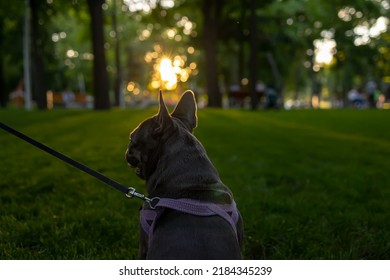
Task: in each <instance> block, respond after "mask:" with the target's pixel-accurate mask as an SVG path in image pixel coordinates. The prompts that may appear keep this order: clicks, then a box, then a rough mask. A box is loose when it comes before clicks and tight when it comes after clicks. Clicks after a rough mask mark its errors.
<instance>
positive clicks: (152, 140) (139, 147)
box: [125, 91, 197, 180]
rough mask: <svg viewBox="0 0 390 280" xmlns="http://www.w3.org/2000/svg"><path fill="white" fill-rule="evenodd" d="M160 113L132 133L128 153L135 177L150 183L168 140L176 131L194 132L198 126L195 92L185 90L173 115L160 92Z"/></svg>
mask: <svg viewBox="0 0 390 280" xmlns="http://www.w3.org/2000/svg"><path fill="white" fill-rule="evenodd" d="M159 101H160V102H159V110H158V114H157V115H155V116H153V117H151V118H149V119H147V120H145V121H143V122H142V123H141V124H140V125H139V126H138V127H137V128H135V129H134V130H133V131H132V132H131V134H130V143H129V146H128V148H127V150H126V153H125V155H126V160H127V162H128V165H129V166H130V167H132V168H135V170H136V171H135V172H136V174H137V175H138V176H139V177H140V178H142V179H144V180H147V179H148V178H149V177H150V175H151V174H152V173H153V172H154V170H155V168H156V165H157V163H158V159H159V157H160V154H161V150H162V148H163V144H164V143H165V141H166V140H167V139H168V138H169V137H171V136H172V135H173V134H174V133H177V130H185V131H186V132H187V133H192V130H193V129H194V128H195V127H196V126H197V115H196V111H197V109H196V102H195V97H194V93H193V92H192V91H186V92H185V93H184V94H183V95H182V96H181V98H180V100H179V102H178V104H177V105H176V107H175V109H174V111H173V113H172V114H169V112H168V109H167V106H166V105H165V102H164V99H163V96H162V92H161V91H160V100H159Z"/></svg>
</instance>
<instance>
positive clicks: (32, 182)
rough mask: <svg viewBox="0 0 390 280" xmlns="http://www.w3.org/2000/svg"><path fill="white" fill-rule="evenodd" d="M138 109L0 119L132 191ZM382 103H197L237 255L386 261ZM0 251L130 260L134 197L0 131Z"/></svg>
mask: <svg viewBox="0 0 390 280" xmlns="http://www.w3.org/2000/svg"><path fill="white" fill-rule="evenodd" d="M155 110H156V109H155V108H154V109H148V110H111V111H106V112H94V111H83V110H80V111H79V110H74V111H73V110H58V111H48V112H24V111H17V110H0V121H3V122H5V123H6V124H8V125H11V126H13V127H14V128H15V129H18V130H20V131H22V132H24V133H26V134H28V135H29V136H31V137H32V138H34V139H36V140H38V141H41V142H43V143H44V144H46V145H48V146H50V147H52V148H54V149H57V150H59V151H60V152H62V153H65V154H66V155H68V156H70V157H72V158H74V159H76V160H78V161H80V162H82V163H84V164H86V165H88V166H90V167H91V168H94V169H96V170H98V171H99V172H101V173H103V174H105V175H106V176H108V177H110V178H112V179H114V180H116V181H118V182H121V183H123V184H126V185H131V186H134V187H136V188H137V190H139V191H143V184H144V183H143V182H142V181H141V180H140V179H139V178H137V177H136V176H135V174H134V171H133V170H129V169H128V167H127V165H126V163H125V160H124V151H125V149H126V146H127V142H128V135H129V132H130V130H131V129H133V128H134V127H135V126H136V125H137V124H138V123H139V122H140V121H141V120H143V119H144V118H146V117H148V116H150V115H152V114H154V113H155ZM389 120H390V111H379V110H361V111H358V110H324V111H321V110H297V111H269V112H264V111H259V112H249V111H240V110H215V109H205V110H200V111H199V127H198V128H197V129H196V130H195V135H196V136H197V137H198V138H199V139H200V140H201V142H202V143H203V145H204V146H205V148H206V150H207V152H208V154H209V157H210V158H211V160H212V162H213V163H214V164H215V166H216V167H217V169H218V171H219V173H220V176H221V178H222V180H223V181H224V183H225V184H226V185H228V186H229V187H230V188H231V189H232V190H233V192H234V195H235V198H236V200H237V204H238V206H239V208H240V211H241V213H242V216H243V219H244V228H245V248H244V252H243V255H244V257H245V258H246V259H390V203H389V201H390V169H389V168H390V130H389V129H388V127H389ZM0 159H1V164H0V259H134V258H136V256H137V250H138V241H137V239H138V209H139V207H140V205H141V202H140V201H138V200H129V199H127V198H125V197H124V196H123V195H122V194H121V193H119V192H117V191H115V190H114V189H112V188H110V187H108V186H106V185H105V184H103V183H101V182H100V181H98V180H96V179H94V178H92V177H90V176H88V175H86V174H85V173H83V172H81V171H79V170H77V169H75V168H73V167H71V166H69V165H66V164H65V163H63V162H61V161H59V160H57V159H55V158H53V157H52V156H50V155H48V154H45V153H44V152H42V151H40V150H38V149H36V148H35V147H32V146H31V145H29V144H27V143H25V142H23V141H21V140H19V139H17V138H15V137H14V136H12V135H9V134H7V133H6V132H4V131H0Z"/></svg>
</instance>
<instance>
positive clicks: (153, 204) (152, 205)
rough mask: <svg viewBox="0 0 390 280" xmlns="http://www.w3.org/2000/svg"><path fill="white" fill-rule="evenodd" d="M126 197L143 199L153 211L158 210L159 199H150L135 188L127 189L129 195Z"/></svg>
mask: <svg viewBox="0 0 390 280" xmlns="http://www.w3.org/2000/svg"><path fill="white" fill-rule="evenodd" d="M125 195H126V197H127V198H134V197H136V198H139V199H142V200H143V201H145V202H147V203H148V204H149V207H150V208H151V209H153V210H154V209H156V205H157V203H158V202H159V201H160V198H159V197H152V198H149V197H147V196H145V195H143V194H141V193H139V192H137V191H136V189H135V188H133V187H129V188H128V189H127V193H126V194H125Z"/></svg>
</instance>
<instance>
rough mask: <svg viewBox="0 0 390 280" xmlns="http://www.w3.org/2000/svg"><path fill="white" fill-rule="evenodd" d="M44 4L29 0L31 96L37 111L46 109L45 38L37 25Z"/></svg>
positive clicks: (39, 25) (40, 18) (36, 0)
mask: <svg viewBox="0 0 390 280" xmlns="http://www.w3.org/2000/svg"><path fill="white" fill-rule="evenodd" d="M45 4H46V3H45V2H42V1H40V0H30V8H31V47H32V61H31V62H32V67H31V68H32V69H31V70H32V77H33V79H32V81H33V82H32V85H33V96H34V97H35V100H36V102H37V106H38V109H39V110H45V109H47V99H46V91H47V87H46V84H45V81H46V78H45V61H44V53H43V51H44V44H45V41H46V40H45V38H44V36H43V34H44V32H45V30H43V29H42V25H41V24H39V21H40V20H44V19H43V17H40V14H41V13H42V11H43V13H44V12H45V8H46V7H45Z"/></svg>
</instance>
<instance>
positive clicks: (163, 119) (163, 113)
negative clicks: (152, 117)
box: [154, 90, 172, 133]
mask: <svg viewBox="0 0 390 280" xmlns="http://www.w3.org/2000/svg"><path fill="white" fill-rule="evenodd" d="M159 100H160V102H159V104H160V105H159V108H158V114H157V115H156V117H157V123H158V127H157V128H156V129H155V131H154V132H156V133H161V132H162V131H163V130H164V129H165V128H166V127H167V126H169V124H170V123H171V121H172V119H171V116H170V115H169V112H168V108H167V106H166V105H165V102H164V98H163V95H162V91H161V90H160V97H159Z"/></svg>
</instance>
